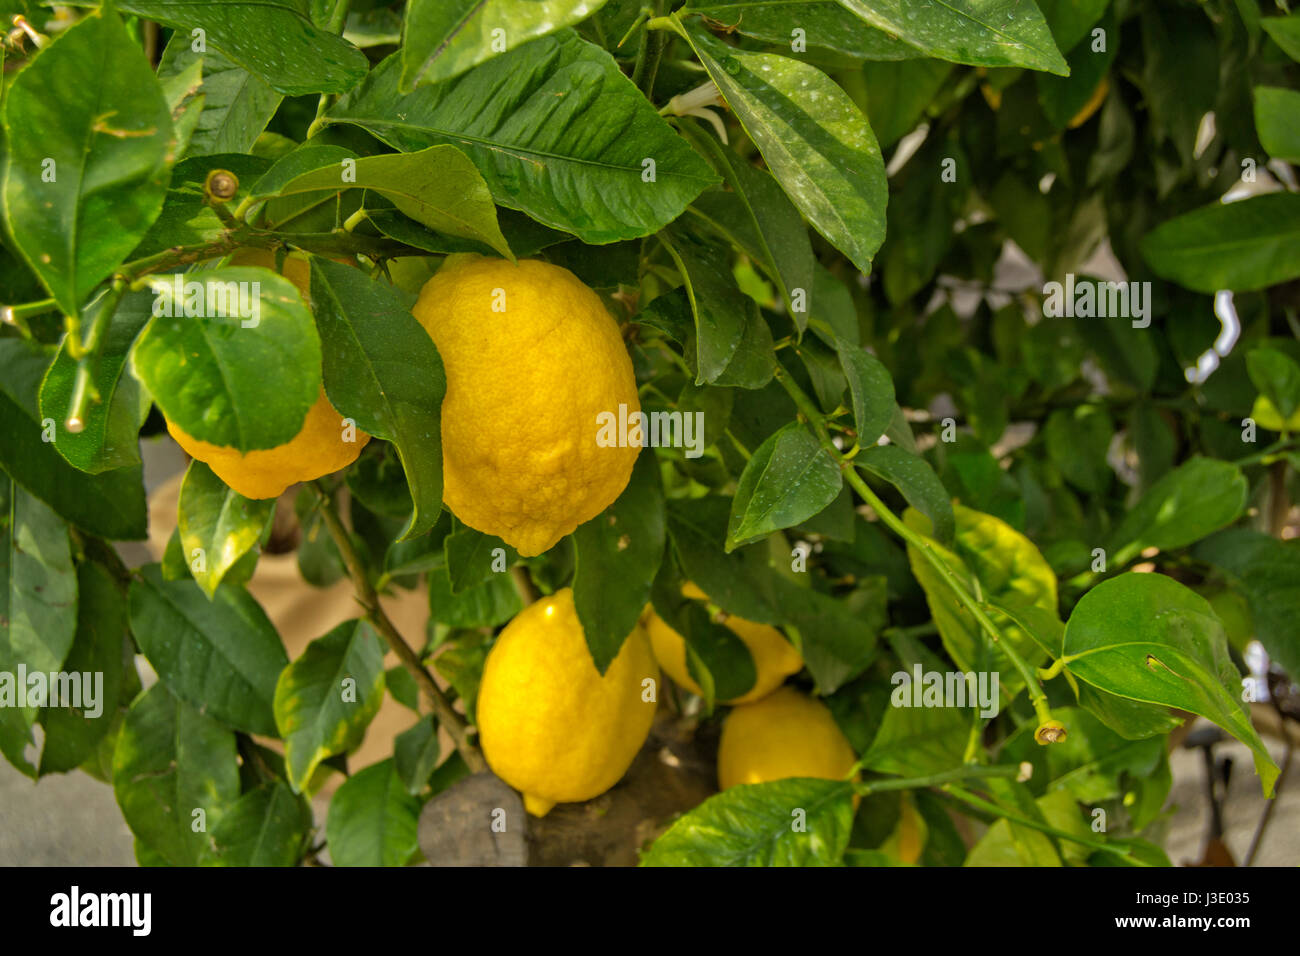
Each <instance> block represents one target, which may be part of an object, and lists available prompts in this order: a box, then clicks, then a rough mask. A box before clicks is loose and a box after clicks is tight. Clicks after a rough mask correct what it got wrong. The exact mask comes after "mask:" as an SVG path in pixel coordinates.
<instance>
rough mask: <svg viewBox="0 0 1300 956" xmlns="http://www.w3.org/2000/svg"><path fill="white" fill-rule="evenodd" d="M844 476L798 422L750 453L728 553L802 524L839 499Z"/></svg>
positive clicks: (734, 503) (738, 492)
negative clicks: (774, 532)
mask: <svg viewBox="0 0 1300 956" xmlns="http://www.w3.org/2000/svg"><path fill="white" fill-rule="evenodd" d="M843 483H844V476H843V475H842V474H841V472H840V468H839V465H838V464H836V462H835V460H834V459H833V458H832V457H831V456H830V455H829V454H827V453H826V451H825V450H824V449H823V448H822V447H821V444H820V442H818V440H817V438H816V437H815V436H814V435H813V433H812V432H811V431H810V430H809V429H808V428H807V427H806V426H804V425H802V424H800V423H798V422H791V423H790V424H789V425H786V426H785V427H784V428H782V429H780V430H779V431H777V432H775V433H774V434H773V435H772V436H771V437H770V438H768V439H767V441H765V442H763V444H762V445H760V446H759V447H758V449H757V450H756V451H755V452H754V455H753V457H752V458H750V459H749V462H748V463H747V464H746V465H745V470H744V472H743V473H742V474H741V476H740V480H739V481H738V483H737V485H736V496H735V498H734V500H733V501H732V505H731V519H730V521H729V522H728V524H727V542H726V549H727V550H728V551H734V550H735V549H736V548H738V547H740V546H741V545H743V544H750V543H751V542H754V541H757V540H759V539H760V538H763V537H766V536H767V535H769V534H771V533H772V532H773V531H780V530H781V529H782V528H789V527H792V526H793V525H797V524H802V523H803V522H804V521H806V520H807V519H809V518H811V517H812V516H813V515H815V514H817V513H818V512H819V511H821V510H822V509H823V508H825V507H826V506H827V505H829V504H830V503H831V502H832V501H833V500H834V499H835V496H836V495H838V494H839V493H840V486H841V485H842V484H843Z"/></svg>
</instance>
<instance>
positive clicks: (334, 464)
mask: <svg viewBox="0 0 1300 956" xmlns="http://www.w3.org/2000/svg"><path fill="white" fill-rule="evenodd" d="M340 261H341V260H340ZM230 264H231V265H233V266H261V267H263V268H266V269H272V270H274V269H275V254H274V253H272V252H271V251H270V250H269V249H238V250H236V251H235V252H234V253H232V254H231V256H230ZM281 275H283V276H284V277H285V278H286V279H288V280H289V281H290V282H292V283H293V284H294V286H295V287H296V288H297V289H298V292H299V293H300V294H301V295H302V298H303V301H304V302H306V303H307V304H308V307H310V305H311V298H310V286H311V264H310V262H308V260H307V259H305V258H302V257H300V256H292V255H291V256H288V257H286V258H285V260H284V268H283V271H282V272H281ZM163 420H164V421H166V423H167V431H168V432H169V433H170V434H171V436H172V438H174V439H175V440H176V444H178V445H180V446H181V447H182V448H184V449H185V451H186V453H187V454H188V455H189V456H190V457H191V458H197V459H198V460H199V461H201V462H204V463H205V464H206V465H207V466H208V467H209V468H211V469H212V471H213V473H214V474H215V475H216V476H217V477H218V478H220V479H221V480H222V481H224V482H225V483H226V484H227V485H228V486H229V487H230V488H231V489H233V490H234V491H237V492H239V494H241V495H243V496H244V497H245V498H278V497H279V496H280V495H281V494H283V493H284V490H285V489H286V488H288V487H289V486H290V485H292V484H296V483H297V482H300V481H312V480H313V479H316V478H320V477H321V476H322V475H328V474H331V473H332V472H336V471H338V470H339V469H340V468H346V467H347V466H348V465H350V464H352V463H353V462H354V461H356V460H357V456H358V455H360V454H361V449H362V448H364V447H365V446H366V443H367V442H368V441H370V436H369V435H367V434H366V433H365V432H363V431H361V430H360V429H354V430H355V432H356V435H355V437H356V441H350V442H348V441H344V440H343V416H342V415H340V414H339V413H338V412H337V411H335V410H334V406H333V405H331V404H330V401H329V398H328V397H327V396H326V395H325V389H324V387H323V386H322V388H321V390H320V395H319V396H318V397H317V398H316V403H315V404H314V405H312V407H311V408H309V409H308V410H307V417H306V418H305V419H304V420H303V423H302V430H301V431H299V432H298V434H297V435H295V436H294V437H293V438H292V439H290V440H289V441H288V442H286V443H285V444H283V445H277V446H276V447H275V448H263V449H257V450H255V451H250V452H241V451H240V450H239V449H238V448H230V447H227V446H224V445H213V444H211V443H209V442H205V441H201V440H200V439H198V438H194V437H193V436H191V435H189V434H188V433H187V432H185V431H183V430H182V429H181V428H180V427H179V426H177V425H176V424H175V423H173V422H172V421H171V419H169V418H167V417H166V416H165V415H164V416H163Z"/></svg>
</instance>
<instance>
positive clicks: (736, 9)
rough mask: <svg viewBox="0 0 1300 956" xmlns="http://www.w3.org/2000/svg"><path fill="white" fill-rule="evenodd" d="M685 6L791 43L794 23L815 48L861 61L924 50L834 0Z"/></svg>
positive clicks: (704, 1)
mask: <svg viewBox="0 0 1300 956" xmlns="http://www.w3.org/2000/svg"><path fill="white" fill-rule="evenodd" d="M686 9H687V10H688V11H689V12H691V13H699V14H702V15H704V16H706V17H708V18H709V19H710V20H712V21H713V22H714V23H716V24H721V25H722V26H723V27H725V28H726V29H727V30H728V31H731V30H735V31H736V32H737V33H740V34H743V35H744V36H747V37H754V38H755V39H756V40H764V41H766V42H768V43H773V44H780V45H782V46H786V47H789V46H790V44H791V43H792V41H793V40H794V39H795V37H794V36H793V30H794V28H795V27H798V28H799V29H802V30H803V31H804V33H803V39H804V41H805V42H806V43H807V44H808V46H809V47H812V48H813V49H821V50H830V51H831V52H834V53H839V54H841V55H843V56H848V57H852V58H854V59H858V60H902V59H906V58H908V57H917V56H920V55H921V53H920V51H919V50H917V49H916V48H915V47H912V46H909V45H908V44H906V43H904V42H903V41H902V40H900V39H898V38H897V37H895V36H892V35H891V34H889V33H886V32H885V31H883V30H877V29H875V28H874V27H870V26H868V25H867V24H865V23H863V22H862V21H861V20H859V19H858V18H857V17H855V16H854V15H853V14H852V13H850V12H849V11H848V10H846V9H845V8H844V7H842V6H840V4H839V3H837V2H836V0H700V2H698V3H688V4H687V5H686Z"/></svg>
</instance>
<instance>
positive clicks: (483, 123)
mask: <svg viewBox="0 0 1300 956" xmlns="http://www.w3.org/2000/svg"><path fill="white" fill-rule="evenodd" d="M400 70H401V62H400V60H399V59H398V57H397V56H393V57H390V58H389V59H388V60H386V61H384V62H383V63H382V64H380V65H379V66H378V67H376V68H375V69H374V70H373V71H372V72H371V74H370V76H369V77H368V78H367V79H366V81H365V83H363V84H362V85H361V87H360V88H359V89H357V90H356V91H355V92H353V93H350V94H348V95H347V96H345V97H343V98H342V99H341V100H340V101H339V103H338V104H336V105H335V106H334V107H333V108H332V109H331V110H330V111H329V112H328V113H327V114H326V115H327V118H328V119H329V120H330V121H331V122H338V123H354V124H356V125H359V126H362V127H365V128H366V129H368V130H369V131H370V132H372V133H373V134H374V135H376V136H378V137H379V138H380V139H381V140H383V141H384V142H386V143H388V144H389V145H390V146H394V147H396V148H398V149H401V150H404V151H408V152H409V151H414V150H419V149H424V148H426V147H428V146H432V145H435V144H438V143H450V144H453V145H456V146H459V147H460V148H461V149H463V150H464V151H465V153H466V154H467V155H468V156H469V158H470V159H471V160H473V161H474V165H476V166H477V167H478V168H479V172H480V173H482V174H483V178H484V180H486V182H487V184H488V188H489V189H490V190H492V195H493V197H494V198H495V199H496V201H497V202H498V203H499V204H501V205H503V206H507V207H509V208H511V209H519V210H521V211H523V212H525V213H527V214H528V215H529V216H531V217H532V218H534V219H536V220H538V221H540V222H542V223H544V224H546V225H548V226H552V227H554V228H556V229H563V230H565V231H567V232H571V233H573V234H574V235H576V236H578V237H579V238H580V239H582V241H583V242H588V243H593V244H599V243H605V242H614V241H616V240H619V239H634V238H637V237H638V236H644V235H648V234H649V233H652V232H654V231H656V230H657V229H659V228H661V227H662V226H664V225H665V224H667V223H669V222H671V221H672V220H674V219H676V218H677V217H678V216H679V215H681V213H682V210H684V209H685V208H686V205H687V203H689V202H690V201H691V200H692V199H694V198H695V197H696V196H698V195H699V194H700V192H701V191H702V190H703V189H705V187H707V186H710V185H712V184H713V183H715V182H717V178H716V177H715V176H714V175H713V173H712V172H711V171H710V170H709V168H708V165H707V164H706V163H705V162H704V160H702V159H701V158H700V157H699V156H698V155H697V154H696V153H695V151H694V150H692V149H691V148H690V147H689V146H688V145H687V144H686V143H685V142H684V141H683V140H682V139H681V137H679V136H677V134H676V133H674V132H673V130H672V128H671V127H670V126H668V124H667V122H666V121H665V120H664V119H663V118H662V117H660V116H659V115H658V114H657V113H656V112H655V109H654V107H652V106H651V105H650V103H649V102H647V100H646V98H645V97H644V96H642V95H641V92H640V91H639V90H638V89H637V88H636V87H635V86H634V85H633V84H632V83H631V81H629V80H628V79H627V77H625V76H624V75H623V74H622V72H621V71H620V70H619V68H618V65H617V64H616V63H615V62H614V59H613V58H612V57H611V56H610V55H609V54H608V53H606V52H604V51H603V50H601V49H599V48H597V47H594V46H592V45H591V44H589V43H586V42H584V41H583V40H581V39H579V38H578V36H577V35H576V34H575V33H573V32H572V31H571V30H561V31H559V32H558V33H556V34H554V35H552V36H547V37H542V38H540V39H537V40H534V41H532V42H531V43H527V44H525V45H524V46H522V47H520V48H519V49H517V50H512V51H511V52H509V53H505V54H502V55H501V56H498V57H495V58H493V59H492V60H489V61H488V62H486V63H484V64H482V65H480V66H479V67H478V68H477V69H475V70H473V71H471V72H469V73H466V74H464V75H462V76H460V77H458V78H457V79H455V80H449V81H447V82H445V83H439V84H437V85H436V86H423V87H420V88H418V89H417V90H416V91H415V92H413V93H411V94H409V95H406V96H403V95H401V94H400V93H399V92H398V89H397V84H398V74H399V72H400ZM485 106H486V107H487V108H485ZM645 160H654V175H653V179H651V180H647V179H646V178H645V177H646V176H648V175H649V167H648V166H646V165H644V161H645Z"/></svg>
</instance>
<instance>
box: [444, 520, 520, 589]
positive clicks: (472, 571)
mask: <svg viewBox="0 0 1300 956" xmlns="http://www.w3.org/2000/svg"><path fill="white" fill-rule="evenodd" d="M442 546H443V550H444V554H445V558H446V564H447V577H448V578H449V579H450V581H451V593H452V594H459V593H461V592H462V591H464V590H465V589H466V588H471V587H473V586H474V585H476V584H482V583H483V582H484V581H487V580H488V579H490V578H491V577H492V576H493V575H494V574H504V573H506V572H508V571H509V570H510V569H511V568H512V567H513V566H514V565H515V563H516V562H517V561H518V560H519V555H518V553H517V552H516V551H515V549H514V548H512V547H510V545H508V544H506V543H505V542H504V541H502V540H501V539H500V538H498V537H496V535H491V534H484V533H483V532H482V531H475V530H474V529H473V528H466V527H461V528H458V529H457V530H455V531H453V532H452V533H451V534H449V535H447V537H446V538H444V539H443V542H442Z"/></svg>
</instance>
